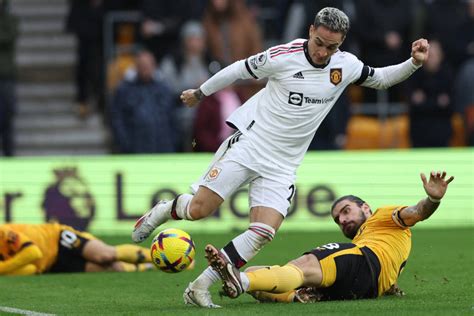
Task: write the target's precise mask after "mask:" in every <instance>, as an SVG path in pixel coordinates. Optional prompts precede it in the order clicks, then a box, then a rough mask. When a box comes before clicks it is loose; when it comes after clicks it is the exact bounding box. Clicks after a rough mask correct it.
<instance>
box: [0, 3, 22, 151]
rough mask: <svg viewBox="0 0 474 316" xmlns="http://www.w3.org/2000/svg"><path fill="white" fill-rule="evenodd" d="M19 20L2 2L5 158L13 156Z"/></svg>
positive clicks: (0, 123)
mask: <svg viewBox="0 0 474 316" xmlns="http://www.w3.org/2000/svg"><path fill="white" fill-rule="evenodd" d="M17 36H18V19H17V18H16V17H14V16H12V15H10V14H9V13H8V11H7V1H0V144H1V149H2V151H3V154H4V155H5V156H13V154H14V141H13V138H14V137H13V116H14V114H15V107H16V96H15V77H16V66H15V58H14V56H15V40H16V38H17Z"/></svg>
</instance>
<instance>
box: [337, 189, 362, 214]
mask: <svg viewBox="0 0 474 316" xmlns="http://www.w3.org/2000/svg"><path fill="white" fill-rule="evenodd" d="M344 200H349V201H351V202H354V203H355V204H357V206H358V207H361V206H362V205H364V204H365V203H366V202H365V201H364V200H362V199H361V198H360V197H358V196H355V195H352V194H349V195H344V196H341V197H340V198H338V199H337V200H336V201H334V203H332V206H331V215H332V211H334V207H336V205H337V203H339V202H341V201H344Z"/></svg>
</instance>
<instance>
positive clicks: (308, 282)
mask: <svg viewBox="0 0 474 316" xmlns="http://www.w3.org/2000/svg"><path fill="white" fill-rule="evenodd" d="M288 264H291V265H294V266H295V267H297V268H298V269H300V270H301V271H302V272H303V275H304V284H305V286H319V285H320V284H321V281H322V272H321V265H320V263H319V260H318V258H316V256H314V255H312V254H306V255H303V256H301V257H299V258H298V259H295V260H292V261H290V262H289V263H288Z"/></svg>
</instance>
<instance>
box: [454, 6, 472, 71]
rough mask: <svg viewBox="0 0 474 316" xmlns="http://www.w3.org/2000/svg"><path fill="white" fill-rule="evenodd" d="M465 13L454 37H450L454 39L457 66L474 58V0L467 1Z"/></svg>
mask: <svg viewBox="0 0 474 316" xmlns="http://www.w3.org/2000/svg"><path fill="white" fill-rule="evenodd" d="M466 12H467V15H466V17H465V19H464V20H463V21H462V22H461V23H460V24H459V26H458V29H457V30H456V32H455V33H454V34H456V36H451V38H453V39H454V43H453V46H454V49H455V50H456V55H455V58H456V60H455V61H456V62H457V65H459V66H460V65H461V64H462V63H464V62H466V61H467V60H468V59H469V58H473V57H474V0H468V1H467V3H466ZM456 69H457V68H456Z"/></svg>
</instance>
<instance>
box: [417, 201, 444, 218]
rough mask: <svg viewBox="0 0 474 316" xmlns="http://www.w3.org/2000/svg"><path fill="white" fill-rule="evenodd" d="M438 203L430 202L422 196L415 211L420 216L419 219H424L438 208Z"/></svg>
mask: <svg viewBox="0 0 474 316" xmlns="http://www.w3.org/2000/svg"><path fill="white" fill-rule="evenodd" d="M438 206H439V203H434V202H431V201H430V199H428V198H424V199H423V200H421V201H420V202H418V205H417V208H416V209H417V212H418V214H419V215H420V216H421V218H422V219H421V220H425V219H427V218H428V217H430V216H431V214H433V213H434V212H435V211H436V209H437V208H438Z"/></svg>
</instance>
